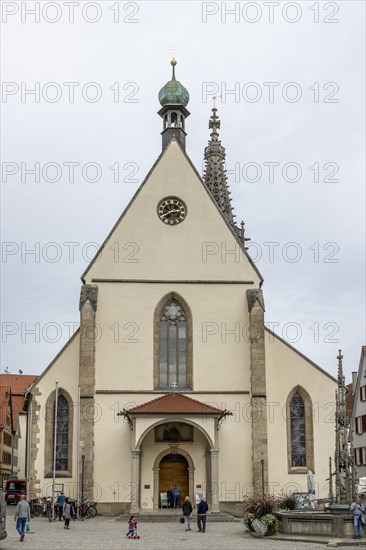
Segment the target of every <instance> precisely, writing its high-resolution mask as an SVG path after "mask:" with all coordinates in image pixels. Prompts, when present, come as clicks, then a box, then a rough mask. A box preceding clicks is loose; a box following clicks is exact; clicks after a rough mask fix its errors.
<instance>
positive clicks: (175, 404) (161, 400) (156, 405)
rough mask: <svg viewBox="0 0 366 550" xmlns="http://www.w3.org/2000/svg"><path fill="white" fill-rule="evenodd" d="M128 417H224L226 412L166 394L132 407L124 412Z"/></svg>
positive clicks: (184, 397) (189, 398) (199, 402)
mask: <svg viewBox="0 0 366 550" xmlns="http://www.w3.org/2000/svg"><path fill="white" fill-rule="evenodd" d="M126 412H127V413H128V414H129V415H131V416H135V415H145V414H146V415H148V414H189V415H191V414H201V415H202V414H205V415H213V416H219V417H222V416H225V415H226V414H227V411H224V410H222V409H217V408H216V407H211V405H208V404H207V403H203V402H201V401H197V399H192V398H191V397H187V396H186V395H182V394H181V393H168V394H166V395H162V396H161V397H157V398H156V399H152V400H151V401H147V402H146V403H143V404H142V405H137V407H132V408H131V409H127V411H126Z"/></svg>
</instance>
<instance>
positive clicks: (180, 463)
mask: <svg viewBox="0 0 366 550" xmlns="http://www.w3.org/2000/svg"><path fill="white" fill-rule="evenodd" d="M174 485H177V486H178V487H179V488H180V489H181V495H180V503H179V505H180V507H181V506H182V501H183V499H184V498H185V497H186V496H187V495H189V473H188V461H187V459H186V458H185V457H184V456H183V455H180V454H168V455H165V456H164V457H163V458H162V459H161V461H160V464H159V495H160V497H161V495H162V494H165V493H168V491H169V490H170V489H171V488H172V487H174ZM159 504H160V507H162V506H163V505H165V502H164V500H162V499H160V503H159ZM166 505H167V507H173V502H172V501H171V500H168V502H167V503H166Z"/></svg>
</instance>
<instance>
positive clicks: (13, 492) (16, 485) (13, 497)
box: [4, 479, 26, 504]
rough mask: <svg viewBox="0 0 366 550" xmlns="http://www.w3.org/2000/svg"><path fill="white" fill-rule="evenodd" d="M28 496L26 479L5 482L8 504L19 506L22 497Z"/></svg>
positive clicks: (5, 494)
mask: <svg viewBox="0 0 366 550" xmlns="http://www.w3.org/2000/svg"><path fill="white" fill-rule="evenodd" d="M25 494H26V481H25V479H7V480H5V481H4V496H5V500H6V504H13V503H14V504H17V502H18V501H19V499H20V497H21V495H25Z"/></svg>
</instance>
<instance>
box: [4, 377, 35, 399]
mask: <svg viewBox="0 0 366 550" xmlns="http://www.w3.org/2000/svg"><path fill="white" fill-rule="evenodd" d="M36 378H37V376H35V375H34V374H0V386H10V388H11V393H12V395H14V394H21V395H24V392H25V390H26V389H27V388H29V386H30V385H31V384H33V382H34V381H35V379H36Z"/></svg>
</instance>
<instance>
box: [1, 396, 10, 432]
mask: <svg viewBox="0 0 366 550" xmlns="http://www.w3.org/2000/svg"><path fill="white" fill-rule="evenodd" d="M9 400H10V387H9V386H0V428H7V427H8V424H7V422H6V417H7V414H8V406H9Z"/></svg>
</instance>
